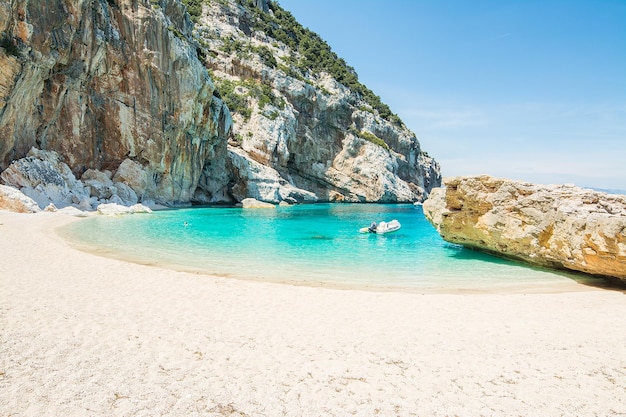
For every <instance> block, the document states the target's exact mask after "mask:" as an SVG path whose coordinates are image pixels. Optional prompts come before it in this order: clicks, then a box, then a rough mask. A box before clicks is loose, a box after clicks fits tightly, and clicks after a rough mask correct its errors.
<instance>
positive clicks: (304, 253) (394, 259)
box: [64, 204, 570, 291]
mask: <svg viewBox="0 0 626 417" xmlns="http://www.w3.org/2000/svg"><path fill="white" fill-rule="evenodd" d="M392 219H397V220H398V221H400V223H401V224H402V228H401V229H400V230H399V231H397V232H394V233H392V234H388V235H376V234H361V233H358V230H359V228H361V227H364V226H368V225H369V224H370V223H371V222H372V221H376V222H380V221H389V220H392ZM64 234H65V235H66V236H69V237H70V238H71V239H72V240H75V241H78V242H80V243H81V245H85V244H88V245H89V246H91V247H92V248H93V249H94V250H97V251H98V252H99V253H103V254H106V255H108V256H114V257H122V258H125V259H128V260H132V261H137V262H142V263H155V264H159V265H163V266H170V267H173V268H176V269H184V270H195V271H202V272H207V273H210V274H216V275H220V276H228V277H234V278H242V279H257V280H266V281H278V282H290V283H302V284H311V285H335V286H350V287H362V288H366V287H367V288H379V289H380V288H392V289H394V288H396V289H397V288H400V289H408V290H419V291H424V290H468V291H471V290H481V289H482V290H485V289H488V290H493V289H503V288H511V289H513V288H516V287H520V288H533V287H539V286H545V285H553V284H558V283H561V282H563V281H569V280H570V278H568V276H567V275H564V274H561V273H554V272H550V271H546V270H541V269H536V268H530V267H527V266H525V265H523V264H520V263H515V262H512V261H508V260H504V259H500V258H497V257H493V256H490V255H487V254H484V253H480V252H477V251H472V250H468V249H464V248H462V247H461V246H458V245H453V244H449V243H446V242H445V241H443V240H442V239H441V238H440V236H439V234H438V233H437V232H436V231H435V229H434V228H433V227H432V226H431V225H430V223H428V221H427V220H426V219H425V217H424V215H423V212H422V208H421V207H420V206H414V205H375V204H313V205H297V206H291V207H278V208H276V209H245V210H244V209H240V208H191V209H180V210H167V211H158V212H154V213H153V214H150V215H139V214H138V215H127V216H120V217H105V216H94V217H91V218H88V219H85V220H81V221H79V222H75V223H72V224H70V225H69V226H68V227H67V228H66V229H65V231H64Z"/></svg>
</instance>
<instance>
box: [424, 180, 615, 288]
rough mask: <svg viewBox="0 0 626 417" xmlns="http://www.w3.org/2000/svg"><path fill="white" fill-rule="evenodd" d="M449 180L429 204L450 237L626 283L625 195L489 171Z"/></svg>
mask: <svg viewBox="0 0 626 417" xmlns="http://www.w3.org/2000/svg"><path fill="white" fill-rule="evenodd" d="M445 185H446V187H445V188H438V189H435V190H433V192H432V193H431V195H430V198H429V199H428V200H427V201H426V202H425V203H424V206H423V207H424V214H425V215H426V217H427V218H428V219H429V220H430V221H431V222H432V223H433V224H434V225H435V227H436V228H437V230H438V231H439V233H440V234H441V236H442V237H443V238H444V239H445V240H447V241H449V242H453V243H458V244H462V245H465V246H468V247H473V248H477V249H482V250H487V251H490V252H495V253H499V254H502V255H505V256H507V257H512V258H516V259H521V260H524V261H527V262H530V263H533V264H537V265H542V266H548V267H553V268H567V269H571V270H575V271H581V272H586V273H590V274H596V275H602V276H606V277H611V278H613V279H616V280H617V281H620V280H621V282H622V283H624V284H626V196H621V195H611V194H606V193H601V192H596V191H592V190H587V189H581V188H577V187H574V186H567V185H533V184H529V183H523V182H516V181H509V180H503V179H496V178H492V177H488V176H481V177H456V178H450V179H446V181H445Z"/></svg>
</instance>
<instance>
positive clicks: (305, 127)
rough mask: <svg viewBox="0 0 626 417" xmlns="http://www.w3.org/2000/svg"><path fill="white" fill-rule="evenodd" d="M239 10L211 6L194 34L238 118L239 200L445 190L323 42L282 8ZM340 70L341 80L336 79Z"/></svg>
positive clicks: (235, 166) (383, 196) (233, 160)
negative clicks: (335, 72)
mask: <svg viewBox="0 0 626 417" xmlns="http://www.w3.org/2000/svg"><path fill="white" fill-rule="evenodd" d="M240 3H242V2H237V1H233V0H231V1H220V2H207V3H206V4H205V6H204V13H203V15H202V16H201V17H200V19H199V20H198V24H197V25H196V29H195V33H196V36H197V37H198V39H199V43H200V45H201V49H202V51H203V55H204V59H205V63H206V65H207V66H208V67H209V68H210V69H211V75H212V77H213V78H214V80H215V82H216V84H217V85H218V87H219V91H220V94H221V95H222V97H223V98H224V100H225V101H226V102H227V103H228V104H229V108H230V110H231V111H232V112H233V114H234V115H233V118H234V121H235V123H234V125H233V136H232V138H231V141H230V146H229V158H230V165H229V166H230V167H231V168H232V170H233V180H234V184H233V187H232V193H233V196H234V197H235V198H236V199H238V200H241V198H242V197H246V196H250V197H254V198H256V199H259V200H263V201H269V202H273V203H277V202H279V201H284V200H287V201H291V200H295V201H311V195H313V197H314V198H313V201H344V202H414V201H422V200H423V199H424V198H425V197H426V196H427V195H428V192H429V191H430V190H431V188H433V187H436V186H439V185H440V183H441V176H440V172H439V165H438V164H437V163H436V161H434V160H433V159H432V158H431V157H429V156H428V155H427V154H426V153H425V152H423V151H422V149H421V147H420V144H419V141H418V140H417V138H416V137H415V134H413V133H412V132H411V131H409V130H408V129H407V128H406V127H405V126H404V125H403V124H402V122H401V121H400V120H399V119H398V118H397V116H393V115H390V114H384V113H385V111H387V110H388V108H386V107H385V106H384V105H382V106H378V105H380V104H381V103H380V102H379V101H377V100H379V99H378V97H375V98H373V99H371V97H372V93H371V92H369V91H366V90H364V89H363V88H361V87H363V86H360V85H359V84H358V83H356V81H355V80H356V74H355V73H354V70H353V69H351V68H350V67H347V66H345V62H343V61H342V60H341V59H339V58H338V57H336V56H335V55H334V54H333V53H332V52H331V51H330V49H329V48H328V47H327V45H325V44H324V43H323V42H322V41H321V40H320V38H319V37H318V36H317V35H315V34H312V33H310V32H308V31H307V30H306V29H304V28H303V27H301V26H299V25H298V24H297V22H295V19H293V17H292V16H291V15H290V14H289V12H287V11H285V10H283V9H281V8H280V6H278V5H277V4H276V2H273V3H271V4H270V5H269V7H267V2H266V1H262V0H261V1H257V2H255V3H254V4H255V5H256V6H257V7H256V8H254V7H250V6H245V5H244V6H242V5H241V4H240ZM243 3H245V2H243ZM286 25H291V26H289V27H286ZM307 47H309V48H310V49H309V50H308V52H307V51H305V48H307ZM313 48H321V49H320V54H325V55H324V56H325V57H326V58H325V60H326V61H325V62H324V63H323V64H324V65H325V67H324V68H318V67H317V66H318V64H319V65H322V64H321V63H320V62H321V61H320V62H318V63H314V62H312V61H311V59H310V58H311V56H312V55H315V52H311V49H313ZM327 48H328V49H327ZM337 67H339V68H340V69H344V72H341V71H339V72H338V73H339V75H342V76H344V79H342V80H338V79H336V78H335V75H333V74H331V72H332V69H333V68H337ZM348 85H351V86H352V88H349V87H348ZM359 88H360V89H361V90H360V91H357V90H358V89H359ZM368 94H369V95H368ZM368 97H370V99H369V100H368ZM377 106H378V107H377ZM383 116H386V117H383ZM242 158H244V159H245V160H247V161H249V162H246V161H243V160H242ZM257 164H261V165H262V166H264V167H265V169H264V170H263V172H261V170H260V169H259V168H258V166H257ZM262 178H265V179H262Z"/></svg>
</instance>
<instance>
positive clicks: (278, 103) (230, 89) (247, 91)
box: [213, 77, 286, 120]
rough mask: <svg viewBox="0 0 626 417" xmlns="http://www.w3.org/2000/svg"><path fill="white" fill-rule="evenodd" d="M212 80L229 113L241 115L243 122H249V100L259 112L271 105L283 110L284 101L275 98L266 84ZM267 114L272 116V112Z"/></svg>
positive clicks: (248, 80) (253, 81)
mask: <svg viewBox="0 0 626 417" xmlns="http://www.w3.org/2000/svg"><path fill="white" fill-rule="evenodd" d="M213 79H214V81H215V85H216V86H217V90H218V91H219V95H220V97H221V98H222V100H224V102H225V103H226V105H227V106H228V108H229V109H230V111H232V112H233V113H238V114H240V115H242V116H243V118H244V119H245V120H249V119H250V116H251V115H252V108H251V107H250V105H249V101H248V99H249V98H254V99H256V100H257V103H258V107H259V110H261V111H262V110H263V109H265V107H266V106H267V105H272V106H274V107H276V108H278V109H280V110H282V109H284V108H285V104H286V103H285V100H284V99H283V98H282V97H277V96H276V95H275V94H274V92H273V91H272V87H271V86H270V85H268V84H265V83H262V82H259V81H255V80H252V79H247V80H242V81H231V80H228V79H222V78H217V77H213ZM238 87H241V88H238ZM268 114H272V112H270V113H268ZM272 120H273V119H272Z"/></svg>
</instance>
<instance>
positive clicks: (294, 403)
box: [0, 212, 626, 417]
mask: <svg viewBox="0 0 626 417" xmlns="http://www.w3.org/2000/svg"><path fill="white" fill-rule="evenodd" d="M67 221H72V220H70V218H68V217H66V216H64V215H62V214H58V213H41V214H36V215H26V214H13V213H7V212H0V330H1V334H0V343H1V344H0V346H1V350H0V415H1V416H8V415H16V416H160V415H168V416H194V415H202V416H315V417H318V416H346V415H357V416H482V415H484V416H518V415H519V416H611V415H626V296H625V295H624V294H623V293H622V292H619V291H608V290H600V289H594V288H590V287H584V286H582V285H580V284H576V283H573V282H572V283H571V284H564V285H563V288H562V290H563V291H564V292H560V293H554V292H552V293H549V294H527V295H524V294H482V295H481V294H464V295H461V294H430V295H421V294H408V293H399V292H396V293H394V292H367V291H355V290H333V289H324V288H309V287H301V286H299V287H296V286H290V285H280V284H269V283H260V282H252V281H251V282H247V281H237V280H228V279H221V278H215V277H210V276H206V275H196V274H191V273H184V272H176V271H171V270H166V269H159V268H155V267H150V266H142V265H135V264H130V263H125V262H122V261H117V260H112V259H106V258H102V257H98V256H95V255H90V254H87V253H83V252H81V251H78V250H75V249H73V248H72V247H71V246H70V245H69V244H67V243H66V242H64V241H63V240H62V239H61V238H59V237H58V236H57V235H56V234H55V233H54V232H53V228H54V227H55V226H58V225H60V224H63V223H66V222H67ZM233 256H241V254H233Z"/></svg>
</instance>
